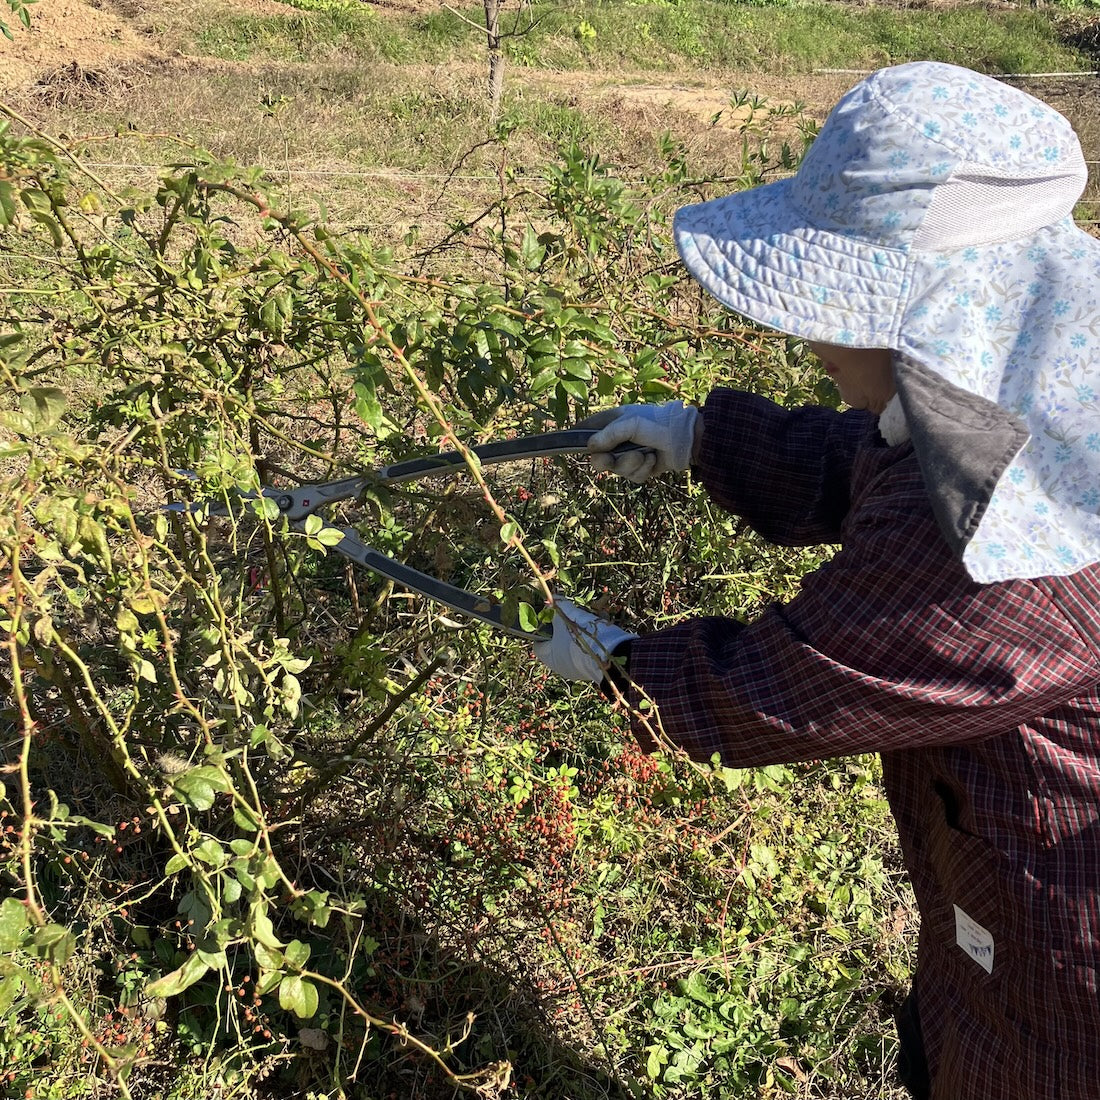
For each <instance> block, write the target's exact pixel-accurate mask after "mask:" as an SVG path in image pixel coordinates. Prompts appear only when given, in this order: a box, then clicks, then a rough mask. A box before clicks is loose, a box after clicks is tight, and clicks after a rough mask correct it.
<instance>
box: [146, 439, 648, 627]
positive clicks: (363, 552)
mask: <svg viewBox="0 0 1100 1100" xmlns="http://www.w3.org/2000/svg"><path fill="white" fill-rule="evenodd" d="M595 434H596V433H595V432H594V431H589V430H587V429H584V428H573V429H571V430H568V431H561V432H547V433H546V434H544V435H532V436H524V437H522V438H519V439H508V440H504V441H501V442H497V443H485V444H481V445H479V446H476V447H470V448H468V450H469V452H470V453H471V454H472V455H474V456H475V457H476V458H477V461H478V462H479V463H480V464H481V465H482V466H493V465H497V464H499V463H502V462H521V461H523V460H524V459H531V458H549V457H553V456H555V455H569V454H582V453H586V452H587V443H588V440H589V439H591V437H592V436H593V435H595ZM635 446H636V445H635V444H632V443H627V444H624V445H623V446H622V447H619V448H617V449H616V450H617V451H624V450H633V449H634V448H635ZM466 462H467V459H466V456H465V455H464V454H463V453H462V452H461V451H444V452H443V453H441V454H438V455H431V456H428V457H426V458H412V459H408V460H406V461H404V462H396V463H394V464H392V465H390V466H383V467H381V468H380V469H378V470H375V471H373V472H371V473H370V474H367V475H363V476H354V477H345V478H340V479H338V480H335V481H320V482H311V483H308V484H304V485H299V486H297V487H296V488H293V489H279V488H271V487H266V486H265V487H263V488H261V489H260V490H258V491H254V492H242V493H241V494H240V495H241V498H242V500H248V499H253V500H255V499H257V498H262V499H265V500H270V501H272V502H273V503H274V505H275V506H276V507H277V508H278V509H279V514H280V515H282V516H285V517H286V519H287V521H288V522H289V524H290V526H291V527H292V528H293V529H294V530H296V531H301V532H303V533H304V534H308V535H311V536H313V537H315V538H320V539H321V541H322V542H323V543H324V544H325V545H331V546H332V549H334V550H336V552H337V553H339V554H343V555H344V557H346V558H349V559H350V560H351V561H354V562H357V563H358V564H359V565H363V566H365V567H366V568H367V569H370V570H372V571H373V572H375V573H379V574H381V575H382V576H384V577H389V578H390V580H393V581H396V582H397V583H398V584H400V585H402V587H404V588H409V589H412V590H413V591H414V592H419V593H421V594H422V595H424V596H427V597H428V598H429V599H431V600H434V601H436V602H437V603H441V604H444V605H445V606H447V607H449V608H451V609H452V610H454V611H459V612H461V613H462V614H464V615H469V616H471V617H472V618H474V619H479V620H480V621H481V622H483V623H488V624H489V625H490V626H494V627H496V628H497V629H498V630H503V631H504V632H505V633H507V634H511V635H512V636H513V637H516V638H522V639H524V640H526V641H529V642H531V641H541V640H544V639H545V638H546V636H547V634H548V633H549V630H550V628H549V627H543V628H541V629H540V630H538V631H531V630H527V629H525V628H524V627H523V626H521V625H520V623H519V621H518V619H515V618H513V617H512V616H510V615H508V616H506V615H505V611H504V608H503V606H502V605H501V604H498V603H494V602H493V601H492V600H489V599H486V598H485V597H484V596H479V595H477V594H476V593H474V592H469V591H467V590H466V589H465V588H456V587H455V586H454V585H452V584H447V583H446V582H445V581H441V580H439V579H438V578H436V577H432V576H429V575H428V574H427V573H422V572H421V571H420V570H419V569H414V568H412V566H410V565H405V564H404V563H403V562H399V561H396V560H395V559H394V558H391V557H389V556H388V555H387V554H383V553H381V551H378V550H375V549H373V548H372V547H370V546H368V545H367V544H366V543H364V542H363V540H362V539H361V538H360V537H359V533H358V532H357V531H356V530H355V529H354V528H352V527H331V526H326V525H322V526H321V527H320V528H318V527H317V526H316V524H309V525H308V526H307V520H308V519H309V517H310V516H313V515H314V514H316V512H317V511H318V509H320V508H323V507H324V506H325V505H327V504H333V503H335V502H336V501H341V500H354V499H355V498H357V497H359V496H360V495H361V494H362V493H364V492H365V491H366V490H367V489H368V488H370V487H372V486H377V485H399V484H401V483H403V482H408V481H419V480H420V479H422V478H429V477H438V476H440V475H442V474H449V473H459V472H461V471H462V470H463V469H464V468H465V467H466ZM167 509H168V510H169V511H177V512H198V511H201V512H203V513H204V514H206V515H211V516H227V515H229V514H230V509H229V508H228V507H227V506H226V505H224V504H214V503H210V502H203V503H188V504H169V505H168V506H167ZM326 535H327V537H326ZM337 536H338V537H337Z"/></svg>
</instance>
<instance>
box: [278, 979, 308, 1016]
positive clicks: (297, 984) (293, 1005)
mask: <svg viewBox="0 0 1100 1100" xmlns="http://www.w3.org/2000/svg"><path fill="white" fill-rule="evenodd" d="M317 1001H318V998H317V987H316V986H315V985H314V984H313V983H312V982H307V981H306V980H305V978H300V977H299V976H298V975H297V974H291V975H290V976H289V977H286V978H283V980H282V981H281V982H280V983H279V1006H280V1007H281V1008H284V1009H287V1010H288V1011H290V1012H293V1013H294V1015H295V1016H297V1017H298V1019H300V1020H308V1019H309V1018H310V1017H311V1016H316V1015H317Z"/></svg>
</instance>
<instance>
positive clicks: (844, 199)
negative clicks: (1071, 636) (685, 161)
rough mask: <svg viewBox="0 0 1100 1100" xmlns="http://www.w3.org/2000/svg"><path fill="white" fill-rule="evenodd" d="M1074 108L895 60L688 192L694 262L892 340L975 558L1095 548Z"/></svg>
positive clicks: (1023, 573)
mask: <svg viewBox="0 0 1100 1100" xmlns="http://www.w3.org/2000/svg"><path fill="white" fill-rule="evenodd" d="M1086 180H1087V168H1086V165H1085V162H1084V158H1083V156H1082V153H1081V147H1080V143H1079V142H1078V140H1077V137H1076V135H1075V134H1074V132H1073V129H1072V127H1071V126H1070V124H1069V122H1068V121H1067V120H1066V119H1065V118H1063V117H1062V115H1060V114H1058V112H1057V111H1055V110H1054V109H1053V108H1051V107H1049V106H1048V105H1046V104H1044V103H1042V102H1041V101H1040V100H1037V99H1035V98H1034V97H1032V96H1030V95H1028V94H1027V93H1025V92H1022V91H1020V90H1019V89H1017V88H1013V87H1011V86H1009V85H1007V84H1004V83H1002V82H1000V81H997V80H994V79H991V78H989V77H986V76H983V75H981V74H979V73H975V72H971V71H970V70H968V69H964V68H959V67H957V66H953V65H943V64H939V63H936V62H915V63H913V64H908V65H899V66H895V67H892V68H887V69H882V70H879V71H878V72H876V73H874V74H872V75H871V76H870V77H868V78H867V79H865V80H863V81H861V82H860V83H859V84H857V85H856V86H855V87H854V88H852V89H851V91H849V92H848V93H847V94H846V95H845V96H844V97H843V98H842V99H841V100H840V102H839V103H838V104H837V106H836V107H835V108H834V109H833V111H832V113H831V114H830V115H829V118H828V119H827V120H826V122H825V124H824V126H823V127H822V129H821V132H820V133H819V134H818V136H817V138H816V139H815V140H814V142H813V144H812V145H811V147H810V149H809V151H808V152H807V154H806V156H805V158H804V159H803V161H802V164H801V165H800V167H799V169H798V171H797V173H796V174H795V175H794V176H792V177H791V178H789V179H784V180H780V181H777V182H775V183H770V184H766V185H764V186H762V187H758V188H754V189H752V190H749V191H743V192H738V193H736V194H732V195H728V196H725V197H723V198H719V199H714V200H711V201H709V202H704V203H699V204H696V205H693V206H688V207H685V208H684V209H682V210H680V211H678V212H677V215H676V218H675V221H674V224H673V232H674V236H675V239H676V244H677V247H678V249H679V251H680V255H681V257H682V258H683V261H684V264H685V265H686V267H687V269H688V271H689V272H690V273H691V275H692V276H693V277H694V278H695V279H696V280H697V281H698V282H699V283H701V284H702V286H703V287H704V288H705V289H706V290H707V291H708V292H709V293H711V294H712V295H713V296H714V297H715V298H717V299H718V300H719V301H720V302H722V303H723V304H724V305H726V306H728V307H729V308H731V309H733V310H735V311H736V312H738V313H740V314H743V315H744V316H746V317H749V318H750V319H752V320H754V321H756V322H758V323H760V324H763V325H766V326H768V327H771V328H775V329H778V330H780V331H782V332H785V333H789V334H791V335H793V336H799V337H802V338H804V339H808V340H814V341H819V342H822V343H829V344H840V345H844V346H848V347H857V348H872V347H875V348H889V349H891V350H892V351H893V352H894V372H895V378H896V381H897V388H898V395H899V398H900V402H901V405H902V408H903V410H904V413H905V418H906V422H907V424H908V427H909V430H910V434H911V438H912V443H913V446H914V448H915V450H916V452H917V458H918V460H919V461H920V464H921V469H922V472H923V475H924V480H925V483H926V485H927V487H928V490H929V493H930V496H931V497H932V503H933V508H934V510H935V513H936V517H937V519H938V521H939V523H940V526H941V528H942V529H943V531H944V534H945V536H946V537H947V539H948V541H949V543H950V544H951V546H952V548H953V549H954V550H955V552H956V553H957V554H958V555H959V557H960V558H961V559H962V561H963V563H964V565H965V566H966V568H967V570H968V571H969V573H970V575H971V576H972V577H974V579H976V580H979V581H982V582H990V581H996V580H1006V579H1009V578H1012V577H1038V576H1045V575H1064V574H1068V573H1072V572H1075V571H1077V570H1078V569H1080V568H1083V567H1084V566H1085V565H1089V564H1092V563H1093V562H1096V561H1100V241H1097V240H1095V239H1093V238H1092V237H1090V236H1088V234H1086V233H1084V232H1083V231H1081V230H1080V229H1078V228H1077V226H1075V225H1074V223H1073V221H1072V211H1073V208H1074V205H1075V203H1076V202H1077V200H1078V199H1079V197H1080V195H1081V193H1082V191H1083V189H1084V187H1085V183H1086Z"/></svg>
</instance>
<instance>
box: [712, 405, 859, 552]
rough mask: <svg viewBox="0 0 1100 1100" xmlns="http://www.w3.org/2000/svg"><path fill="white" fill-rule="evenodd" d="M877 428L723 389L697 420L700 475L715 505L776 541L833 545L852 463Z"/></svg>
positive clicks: (853, 416) (848, 416)
mask: <svg viewBox="0 0 1100 1100" xmlns="http://www.w3.org/2000/svg"><path fill="white" fill-rule="evenodd" d="M872 423H873V417H870V416H869V414H865V413H853V412H848V413H838V412H836V411H835V410H833V409H825V408H820V407H816V406H807V407H803V408H799V409H785V408H782V407H781V406H779V405H777V404H775V403H774V402H773V401H769V400H767V399H766V398H763V397H759V396H756V395H755V394H751V393H745V392H743V391H739V390H733V389H727V388H724V387H722V388H718V389H715V390H713V391H712V392H711V394H710V395H709V396H708V398H707V402H706V405H705V406H704V407H703V409H702V410H701V412H700V415H699V417H698V418H697V420H696V425H695V435H694V451H693V466H694V470H695V474H696V477H698V479H699V480H700V481H701V482H702V484H703V485H704V486H705V488H706V490H707V492H708V493H709V494H710V495H711V497H712V498H713V499H714V500H715V501H716V502H717V503H718V504H720V505H721V506H722V507H723V508H727V509H728V510H729V511H731V512H733V513H735V514H736V515H739V516H742V517H744V518H745V519H746V520H747V521H748V522H749V523H750V524H751V525H752V526H753V528H755V530H756V531H758V532H759V533H760V534H761V535H763V536H764V537H765V538H766V539H769V540H770V541H772V542H775V543H779V544H782V545H786V546H807V545H812V544H816V543H829V542H836V541H838V539H839V537H840V525H841V523H842V522H843V519H844V516H845V515H846V513H847V511H848V479H849V476H850V471H851V464H852V460H853V457H854V455H855V452H856V451H857V450H858V448H859V446H860V445H862V443H863V442H864V440H865V439H866V437H867V435H868V433H869V431H870V428H871V425H872Z"/></svg>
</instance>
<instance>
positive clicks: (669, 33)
mask: <svg viewBox="0 0 1100 1100" xmlns="http://www.w3.org/2000/svg"><path fill="white" fill-rule="evenodd" d="M1095 2H1096V0H1068V4H1062V5H1061V6H1059V7H1054V8H1051V9H1039V8H1019V9H1015V8H1003V9H1002V8H990V7H989V6H988V5H983V4H972V5H963V6H957V7H946V8H943V9H930V8H920V9H915V8H906V7H895V6H890V5H879V6H871V7H852V6H848V5H844V4H830V3H819V2H807V3H793V2H790V0H779V2H762V3H730V2H729V0H679V2H676V3H673V2H670V0H657V2H638V3H622V4H608V3H583V2H575V3H570V4H565V5H561V4H534V5H529V6H526V7H523V8H522V9H520V10H518V11H517V10H507V9H506V11H505V13H504V24H503V25H504V26H505V28H506V29H507V31H508V37H507V38H506V40H505V52H506V54H507V56H508V57H509V58H510V59H511V60H512V61H513V62H514V63H516V64H520V65H525V66H534V67H542V68H557V69H561V68H564V69H590V68H593V67H595V68H598V69H607V70H612V69H620V68H621V67H622V65H623V64H624V63H626V64H629V65H631V66H633V67H635V68H639V69H649V70H657V71H667V70H669V69H672V68H675V67H677V66H680V65H683V63H684V62H685V61H688V62H691V63H693V64H696V65H703V66H705V67H707V68H712V69H721V68H729V69H734V70H739V71H744V70H747V69H755V70H764V71H785V72H791V71H795V72H797V71H806V70H808V69H812V68H822V67H825V68H827V67H836V68H872V67H877V66H880V65H888V64H896V63H899V62H903V61H912V60H936V61H947V62H951V63H955V64H964V65H969V66H970V67H972V68H978V69H982V70H986V71H990V72H1049V71H1063V70H1074V69H1088V68H1090V67H1091V61H1090V59H1089V57H1088V55H1087V52H1086V51H1084V50H1082V49H1078V48H1075V47H1074V46H1073V45H1072V43H1071V41H1066V40H1064V39H1065V38H1066V30H1067V29H1066V28H1064V27H1063V26H1062V25H1061V22H1060V19H1059V12H1061V11H1065V10H1066V8H1067V6H1068V7H1070V8H1072V7H1073V5H1074V4H1076V5H1078V6H1088V5H1094V4H1095ZM296 6H298V7H300V8H304V9H308V10H306V11H303V13H302V14H300V15H299V14H290V15H258V14H249V15H243V14H234V15H232V16H230V15H226V14H220V15H219V14H213V13H212V15H211V17H210V19H209V20H207V21H204V24H203V26H202V27H201V28H199V29H198V30H197V32H196V38H197V44H198V45H199V46H200V47H201V48H203V49H205V50H208V51H210V52H212V53H214V54H215V55H216V56H224V57H233V58H246V57H247V58H261V57H270V58H277V59H280V60H300V59H305V58H311V59H315V60H316V59H321V58H323V57H326V56H330V55H332V53H333V52H334V51H337V50H338V51H340V52H341V53H344V54H346V55H348V56H353V57H356V58H359V59H360V60H362V61H369V60H372V59H373V60H387V61H395V62H403V63H408V62H415V61H431V62H433V63H438V62H439V61H441V60H442V59H443V58H444V57H453V58H463V59H468V60H473V59H478V58H480V57H481V53H480V50H481V48H482V38H481V37H479V35H478V33H477V31H476V27H477V26H479V25H481V24H482V23H483V20H484V12H483V11H482V9H481V8H468V9H461V10H459V11H451V10H444V11H437V12H431V13H427V14H424V15H418V16H415V17H412V18H410V19H409V20H406V21H402V20H393V19H389V18H386V19H380V18H378V17H376V16H373V15H372V13H371V12H369V11H366V10H364V9H362V8H361V7H359V6H356V5H345V4H341V3H325V4H321V3H301V4H298V5H296ZM471 24H473V26H471Z"/></svg>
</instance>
